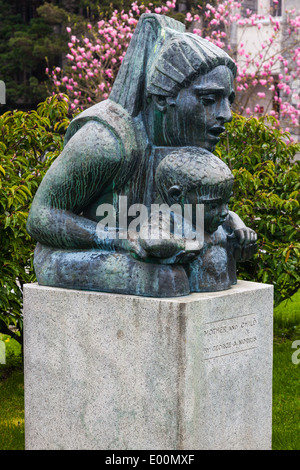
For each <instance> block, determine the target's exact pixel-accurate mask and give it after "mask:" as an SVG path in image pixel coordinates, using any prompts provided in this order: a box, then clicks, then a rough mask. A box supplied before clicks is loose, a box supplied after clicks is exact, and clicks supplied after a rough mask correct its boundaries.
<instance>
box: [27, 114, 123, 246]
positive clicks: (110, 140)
mask: <svg viewBox="0 0 300 470" xmlns="http://www.w3.org/2000/svg"><path fill="white" fill-rule="evenodd" d="M125 159H126V156H125V155H124V148H123V146H122V143H121V142H120V139H119V138H118V136H116V134H114V133H113V132H112V131H111V130H109V129H107V128H106V127H105V126H103V125H102V124H101V123H99V122H96V121H89V122H87V123H86V124H85V125H84V126H83V127H82V128H81V129H79V130H78V131H77V132H76V134H75V135H74V136H73V137H72V138H71V139H70V140H69V142H68V143H67V145H66V147H65V148H64V150H63V151H62V153H61V155H60V156H59V157H58V158H57V159H56V160H55V162H54V163H53V164H52V165H51V167H50V169H49V170H48V172H47V173H46V175H45V177H44V179H43V181H42V183H41V185H40V187H39V189H38V191H37V193H36V195H35V197H34V200H33V203H32V206H31V209H30V213H29V217H28V221H27V231H28V233H29V234H30V235H31V236H32V237H33V238H34V239H35V240H37V241H39V242H41V243H43V244H45V245H49V246H53V247H57V248H93V247H100V246H103V247H105V241H104V242H103V241H102V240H99V239H98V238H97V235H96V226H97V223H96V222H95V221H92V220H89V219H87V218H85V217H82V216H80V215H79V214H80V213H81V212H82V210H83V209H84V208H85V207H86V206H87V205H88V204H90V203H91V202H92V201H93V200H95V199H96V198H97V197H99V196H100V195H101V194H103V193H104V192H105V190H107V188H108V187H109V186H110V185H111V184H112V182H113V181H114V182H116V181H117V180H118V177H119V178H122V179H123V178H124V168H122V166H123V165H122V162H124V160H125ZM127 160H128V158H127ZM127 166H128V162H127ZM125 167H126V165H125ZM125 171H126V169H125Z"/></svg>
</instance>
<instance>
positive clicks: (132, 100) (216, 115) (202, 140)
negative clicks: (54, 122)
mask: <svg viewBox="0 0 300 470" xmlns="http://www.w3.org/2000/svg"><path fill="white" fill-rule="evenodd" d="M235 73H236V66H235V64H234V62H233V61H232V60H231V58H230V57H229V56H228V55H227V54H226V53H225V52H224V51H223V50H221V49H219V48H218V47H216V46H215V45H213V44H212V43H210V42H208V41H206V40H205V39H203V38H200V37H199V36H197V35H194V34H190V33H186V32H185V28H184V25H182V24H181V23H179V22H177V21H175V20H173V19H171V18H168V17H165V16H160V15H155V14H145V15H142V16H141V18H140V21H139V23H138V25H137V28H136V30H135V33H134V34H133V37H132V40H131V42H130V45H129V47H128V51H127V54H126V56H125V58H124V60H123V63H122V65H121V68H120V70H119V73H118V76H117V78H116V80H115V83H114V86H113V88H112V92H111V94H110V97H109V99H107V100H106V101H102V102H100V103H98V104H96V105H94V106H92V107H90V108H89V109H87V110H85V111H84V112H82V113H81V114H80V115H78V116H77V117H76V118H75V119H74V120H73V121H72V122H71V123H70V126H69V128H68V130H67V133H66V136H65V145H64V150H63V152H62V153H61V155H60V156H59V157H58V158H57V159H56V161H55V162H54V163H53V164H52V166H51V168H50V169H49V171H48V172H47V174H46V176H45V177H44V179H43V181H42V183H41V185H40V187H39V189H38V191H37V193H36V195H35V198H34V201H33V203H32V207H31V210H30V214H29V218H28V223H27V230H28V232H29V234H30V235H31V236H32V237H33V238H34V239H35V240H37V241H38V242H39V243H38V244H37V247H36V250H35V260H34V263H35V271H36V275H37V279H38V282H39V284H41V285H48V286H58V287H66V288H74V289H87V290H98V291H105V292H118V293H126V294H137V295H146V296H157V297H168V296H179V295H186V294H188V293H189V292H190V286H189V280H188V277H187V274H186V271H185V269H184V265H182V264H179V263H176V262H175V264H161V263H160V262H159V260H157V262H156V263H154V262H145V261H143V260H142V258H143V254H142V252H141V247H140V246H139V245H138V243H137V242H136V241H134V240H130V239H122V238H121V237H119V238H117V239H114V240H113V239H106V240H103V237H99V236H98V233H97V222H98V221H99V218H101V217H100V216H103V215H104V213H100V212H101V211H100V212H99V210H98V208H99V207H100V206H101V207H105V206H103V205H104V204H112V205H113V206H114V208H115V211H116V214H118V213H119V207H118V205H119V200H120V199H119V196H126V197H127V206H128V207H130V206H131V205H132V204H135V203H141V204H144V205H145V206H146V207H148V208H149V207H150V205H151V203H153V202H154V200H155V197H156V189H155V181H154V176H155V171H156V168H157V166H158V164H159V162H160V161H161V160H162V158H164V157H165V156H166V155H167V154H168V153H170V152H172V151H173V150H175V149H178V148H179V147H180V148H181V147H188V146H193V147H201V148H204V149H206V150H208V151H210V152H212V151H213V150H214V148H215V146H216V144H217V143H218V141H219V134H220V133H221V132H223V131H224V124H225V123H226V122H228V121H230V120H231V110H230V106H231V104H232V102H233V100H234V91H233V78H234V76H235ZM229 219H230V220H229V224H230V225H231V227H232V230H233V231H235V232H236V233H237V232H239V231H240V233H242V232H243V229H244V227H245V225H244V224H243V222H242V221H241V220H240V219H239V218H238V217H237V216H236V217H234V216H233V215H229ZM128 220H130V218H129V219H128ZM123 228H124V227H123ZM126 228H127V227H125V230H126Z"/></svg>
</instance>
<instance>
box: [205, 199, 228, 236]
mask: <svg viewBox="0 0 300 470" xmlns="http://www.w3.org/2000/svg"><path fill="white" fill-rule="evenodd" d="M227 216H228V201H225V202H224V201H222V200H221V199H219V200H215V201H211V202H206V203H205V204H204V230H205V231H206V232H208V233H213V232H215V231H216V230H217V228H218V227H219V225H222V224H223V223H224V222H225V219H226V217H227Z"/></svg>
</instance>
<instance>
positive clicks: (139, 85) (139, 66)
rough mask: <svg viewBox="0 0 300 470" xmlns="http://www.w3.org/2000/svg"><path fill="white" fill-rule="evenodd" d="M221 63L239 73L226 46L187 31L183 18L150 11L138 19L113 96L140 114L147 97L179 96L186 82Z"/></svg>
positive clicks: (122, 104)
mask: <svg viewBox="0 0 300 470" xmlns="http://www.w3.org/2000/svg"><path fill="white" fill-rule="evenodd" d="M218 65H225V66H227V67H228V68H229V69H230V70H231V71H232V73H233V75H235V74H236V65H235V63H234V62H233V60H232V59H231V58H230V57H229V55H228V54H226V52H224V51H223V50H222V49H220V48H219V47H217V46H215V45H214V44H212V43H211V42H209V41H207V40H206V39H203V38H201V37H199V36H197V35H196V34H191V33H185V26H184V25H183V24H182V23H180V22H179V21H176V20H174V19H172V18H169V17H167V16H163V15H156V14H151V13H150V14H148V13H146V14H143V15H142V16H141V18H140V20H139V22H138V25H137V27H136V29H135V32H134V34H133V36H132V39H131V41H130V44H129V47H128V50H127V53H126V55H125V58H124V60H123V62H122V65H121V67H120V70H119V73H118V75H117V78H116V80H115V83H114V85H113V88H112V91H111V94H110V96H109V98H110V99H111V100H113V101H115V102H116V103H119V104H120V105H121V106H123V108H125V109H126V110H127V111H128V112H129V114H131V116H136V115H137V114H138V113H139V112H140V111H141V109H142V107H143V103H144V99H145V97H147V96H149V95H159V96H176V94H177V93H178V91H179V90H180V89H181V88H182V87H183V86H184V85H185V83H186V82H190V81H191V80H193V78H195V77H196V76H197V75H199V74H201V75H204V74H206V73H208V72H209V71H210V70H212V69H213V68H215V67H217V66H218Z"/></svg>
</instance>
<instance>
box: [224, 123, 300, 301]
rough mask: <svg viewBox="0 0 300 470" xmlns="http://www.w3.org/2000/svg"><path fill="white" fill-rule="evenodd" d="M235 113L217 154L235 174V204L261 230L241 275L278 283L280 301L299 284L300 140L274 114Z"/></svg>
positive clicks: (233, 207)
mask: <svg viewBox="0 0 300 470" xmlns="http://www.w3.org/2000/svg"><path fill="white" fill-rule="evenodd" d="M264 119H265V118H260V119H257V118H254V117H252V118H249V119H246V118H245V117H242V116H238V115H234V118H233V120H232V122H231V123H229V124H227V126H226V128H227V131H226V133H225V134H224V135H223V137H222V140H221V144H220V145H219V146H218V148H217V150H216V153H217V155H218V156H220V157H221V158H222V159H223V160H224V162H225V163H227V165H228V166H229V167H230V168H231V169H232V171H233V174H234V175H235V185H234V195H233V199H232V205H231V209H232V210H233V211H234V212H236V213H237V214H238V215H239V216H240V217H241V219H242V220H243V221H244V222H245V224H246V225H247V226H249V227H251V228H252V229H253V230H255V231H256V232H257V234H258V245H259V251H258V253H257V255H255V257H254V258H253V259H252V260H251V261H248V262H246V263H243V264H239V268H238V269H239V271H238V273H239V277H240V278H242V279H247V280H250V281H257V282H263V283H269V284H273V285H274V291H275V305H278V304H279V303H280V302H281V301H282V300H284V299H287V298H290V297H291V296H292V295H293V294H294V293H295V292H297V291H298V289H299V286H300V274H299V265H300V263H299V261H300V259H299V258H300V239H299V233H300V209H299V189H300V178H299V168H300V161H295V159H294V157H295V154H296V152H299V151H300V145H299V144H295V143H291V142H288V139H289V135H288V134H287V133H285V134H282V132H281V131H280V130H279V129H278V128H276V125H277V121H276V120H275V119H274V118H273V117H269V118H267V122H266V123H264Z"/></svg>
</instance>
